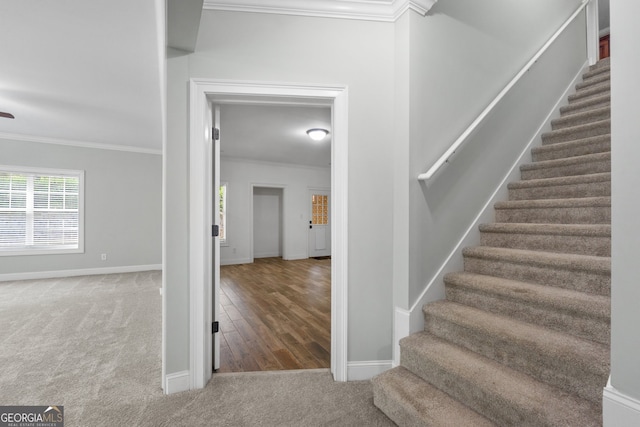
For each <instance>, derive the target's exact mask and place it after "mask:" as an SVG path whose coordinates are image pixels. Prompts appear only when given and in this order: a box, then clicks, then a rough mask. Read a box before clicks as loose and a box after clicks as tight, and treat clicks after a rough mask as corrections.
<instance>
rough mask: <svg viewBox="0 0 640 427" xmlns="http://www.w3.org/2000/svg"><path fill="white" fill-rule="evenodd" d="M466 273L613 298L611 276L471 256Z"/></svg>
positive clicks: (465, 268)
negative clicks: (611, 294)
mask: <svg viewBox="0 0 640 427" xmlns="http://www.w3.org/2000/svg"><path fill="white" fill-rule="evenodd" d="M464 270H465V271H468V272H471V273H477V274H486V275H488V276H495V277H503V278H505V279H511V280H520V281H522V282H529V283H538V284H544V285H547V286H556V287H558V288H564V289H571V290H575V291H580V292H589V293H593V294H598V295H610V292H611V277H610V276H609V275H605V274H601V273H598V272H591V271H585V270H569V269H563V268H550V267H549V266H539V265H527V264H520V263H515V262H507V261H504V260H494V259H485V258H475V257H469V256H465V257H464Z"/></svg>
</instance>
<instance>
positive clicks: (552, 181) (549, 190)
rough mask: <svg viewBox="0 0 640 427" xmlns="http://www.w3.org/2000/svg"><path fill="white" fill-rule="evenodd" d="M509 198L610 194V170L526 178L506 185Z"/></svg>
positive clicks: (549, 197)
mask: <svg viewBox="0 0 640 427" xmlns="http://www.w3.org/2000/svg"><path fill="white" fill-rule="evenodd" d="M507 188H508V189H509V200H540V199H563V198H580V197H601V196H605V197H606V196H610V195H611V172H603V173H593V174H588V175H575V176H560V177H554V178H540V179H526V180H523V181H516V182H511V183H509V184H508V185H507Z"/></svg>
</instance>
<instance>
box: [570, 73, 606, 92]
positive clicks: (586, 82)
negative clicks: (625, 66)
mask: <svg viewBox="0 0 640 427" xmlns="http://www.w3.org/2000/svg"><path fill="white" fill-rule="evenodd" d="M609 80H611V72H610V71H607V72H601V73H598V74H595V75H592V76H587V77H583V78H582V82H580V83H578V84H577V85H576V92H578V91H580V90H582V89H587V88H589V87H591V86H593V85H597V84H600V83H605V82H608V81H609Z"/></svg>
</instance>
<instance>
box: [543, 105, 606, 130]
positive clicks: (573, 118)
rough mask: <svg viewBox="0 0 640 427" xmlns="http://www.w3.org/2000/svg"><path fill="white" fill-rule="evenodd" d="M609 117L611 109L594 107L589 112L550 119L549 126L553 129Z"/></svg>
mask: <svg viewBox="0 0 640 427" xmlns="http://www.w3.org/2000/svg"><path fill="white" fill-rule="evenodd" d="M609 118H611V109H610V108H604V109H594V110H593V111H592V112H590V113H583V114H570V115H567V116H564V117H560V118H559V119H555V120H552V121H551V128H552V129H553V130H558V129H565V128H568V127H572V126H579V125H585V124H587V123H592V122H597V121H600V120H607V119H609Z"/></svg>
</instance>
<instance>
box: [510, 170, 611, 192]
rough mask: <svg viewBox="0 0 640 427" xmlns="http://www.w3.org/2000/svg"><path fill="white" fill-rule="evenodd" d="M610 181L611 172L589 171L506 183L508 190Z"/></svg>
mask: <svg viewBox="0 0 640 427" xmlns="http://www.w3.org/2000/svg"><path fill="white" fill-rule="evenodd" d="M594 182H611V172H599V173H590V174H586V175H569V176H556V177H552V178H533V179H523V180H520V181H513V182H510V183H509V184H507V188H508V189H510V190H515V189H520V188H533V187H553V186H557V185H574V184H591V183H594Z"/></svg>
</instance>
